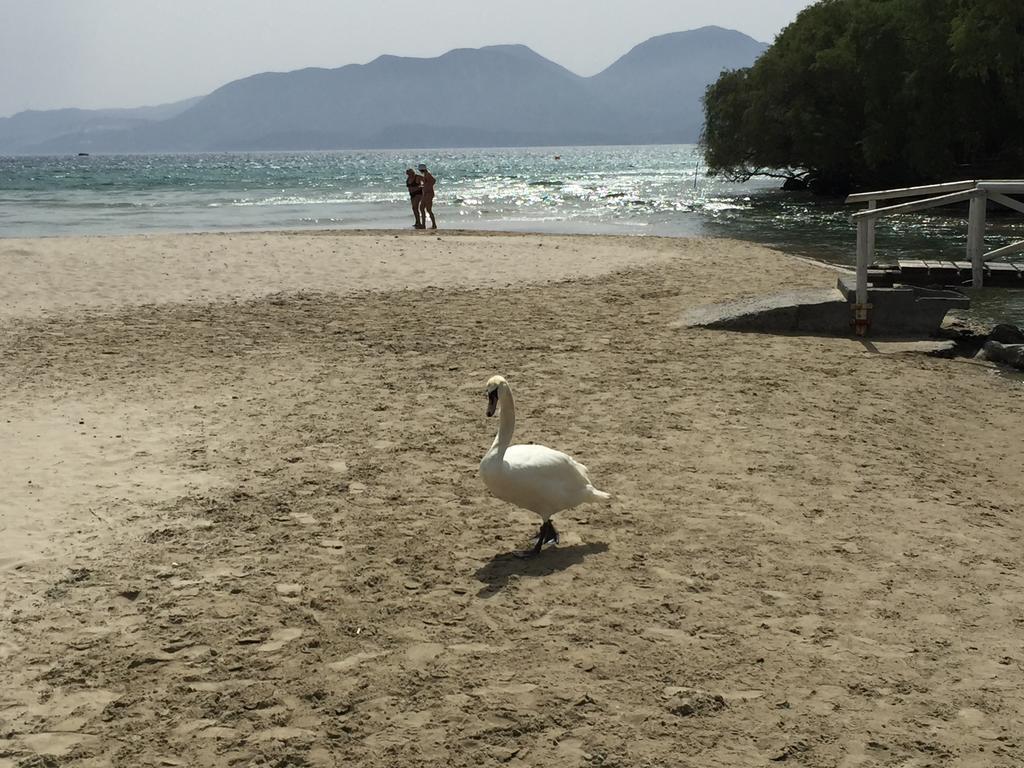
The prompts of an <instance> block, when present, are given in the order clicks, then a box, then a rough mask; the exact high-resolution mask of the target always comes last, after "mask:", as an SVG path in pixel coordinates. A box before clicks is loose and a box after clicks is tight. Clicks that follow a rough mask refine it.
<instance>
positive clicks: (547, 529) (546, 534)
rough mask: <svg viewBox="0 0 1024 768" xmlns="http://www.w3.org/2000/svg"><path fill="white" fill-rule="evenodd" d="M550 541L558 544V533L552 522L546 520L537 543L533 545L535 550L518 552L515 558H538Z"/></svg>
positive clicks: (541, 527) (538, 534)
mask: <svg viewBox="0 0 1024 768" xmlns="http://www.w3.org/2000/svg"><path fill="white" fill-rule="evenodd" d="M549 541H553V542H554V543H555V544H557V543H558V541H559V539H558V531H556V530H555V526H554V525H553V524H552V523H551V521H550V520H545V521H544V522H543V524H542V525H541V526H540V531H539V532H538V533H537V543H536V544H534V545H533V549H526V550H523V551H522V552H516V553H515V556H516V557H519V558H523V559H525V558H528V557H536V556H537V555H539V554H540V551H541V549H543V548H544V545H545V544H547V543H548V542H549Z"/></svg>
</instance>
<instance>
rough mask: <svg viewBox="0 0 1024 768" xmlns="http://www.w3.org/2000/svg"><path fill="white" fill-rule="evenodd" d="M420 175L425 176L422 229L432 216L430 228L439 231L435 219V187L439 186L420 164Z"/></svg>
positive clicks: (422, 199) (421, 197) (421, 213)
mask: <svg viewBox="0 0 1024 768" xmlns="http://www.w3.org/2000/svg"><path fill="white" fill-rule="evenodd" d="M420 173H422V174H423V176H422V177H421V178H422V179H423V194H422V195H421V196H420V223H421V229H425V228H426V226H427V216H428V215H429V216H430V228H431V229H437V220H436V219H435V218H434V185H435V184H437V179H435V178H434V177H433V176H432V175H431V173H430V171H428V170H427V166H426V165H425V164H424V163H420Z"/></svg>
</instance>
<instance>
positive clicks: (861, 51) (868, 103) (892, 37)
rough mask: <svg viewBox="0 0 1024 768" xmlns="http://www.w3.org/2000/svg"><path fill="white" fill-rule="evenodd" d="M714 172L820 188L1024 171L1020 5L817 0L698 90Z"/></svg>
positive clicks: (1023, 10)
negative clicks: (740, 64) (757, 52)
mask: <svg viewBox="0 0 1024 768" xmlns="http://www.w3.org/2000/svg"><path fill="white" fill-rule="evenodd" d="M704 117H705V124H704V132H703V135H702V138H701V144H702V146H703V149H704V152H705V157H706V160H707V163H708V167H709V168H710V170H711V172H712V173H718V174H722V175H724V176H726V177H727V178H731V179H738V180H746V179H749V178H750V177H751V176H754V175H761V174H768V175H780V176H784V177H787V178H792V179H800V180H803V181H806V182H807V183H808V184H809V185H810V186H811V187H812V188H813V189H816V190H818V191H821V192H826V193H843V192H847V191H849V190H851V189H858V188H860V189H866V188H881V187H890V186H902V185H912V184H926V183H933V182H938V181H947V180H951V179H958V178H975V177H988V178H993V177H1000V178H1010V177H1022V176H1024V2H1021V0H821V1H820V2H818V3H816V4H815V5H813V6H810V7H809V8H807V9H805V10H804V11H802V12H801V13H800V15H799V16H798V17H797V18H796V20H795V21H794V22H793V23H792V24H790V25H789V26H788V27H786V28H785V29H784V30H783V31H782V32H781V33H780V34H779V36H778V37H777V38H776V40H775V42H774V44H773V45H772V46H771V48H769V49H768V50H767V51H766V52H765V53H764V54H763V55H762V56H761V57H760V58H759V59H758V60H757V61H756V62H755V63H754V65H753V66H751V67H748V68H746V69H741V70H735V71H730V72H725V73H723V74H722V76H721V77H720V78H719V79H718V80H717V81H716V82H715V83H713V84H712V85H710V86H709V87H708V89H707V91H706V93H705V95H704Z"/></svg>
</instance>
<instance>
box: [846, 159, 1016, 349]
mask: <svg viewBox="0 0 1024 768" xmlns="http://www.w3.org/2000/svg"><path fill="white" fill-rule="evenodd" d="M1014 194H1024V180H1021V179H1015V180H990V181H980V180H976V179H975V180H970V181H951V182H946V183H944V184H929V185H927V186H922V187H903V188H901V189H882V190H878V191H876V192H859V193H857V194H854V195H850V196H849V197H847V198H846V202H847V203H867V209H866V210H863V211H858V212H857V213H855V214H853V216H852V219H853V221H854V223H855V224H856V225H857V293H856V304H854V306H853V312H854V326H855V327H856V329H857V334H858V335H863V334H864V332H865V331H866V330H867V325H868V311H869V310H870V309H871V307H870V305H869V304H868V266H869V265H870V264H871V263H872V262H873V260H874V256H875V223H876V222H877V221H878V220H879V219H881V218H883V217H886V216H893V215H897V214H901V213H914V212H915V211H923V210H926V209H928V208H937V207H939V206H943V205H951V204H953V203H960V202H970V210H969V212H968V214H967V260H968V261H969V262H970V263H971V284H972V285H973V286H974V287H975V288H981V287H982V286H983V285H984V280H985V262H986V261H989V260H991V259H995V258H999V257H1001V256H1007V255H1009V254H1012V253H1019V252H1021V251H1024V240H1021V241H1019V242H1016V243H1011V244H1010V245H1007V246H1004V247H1002V248H996V249H995V250H993V251H989V252H987V253H986V252H985V212H986V210H987V208H988V201H989V200H991V201H992V202H994V203H999V204H1000V205H1003V206H1006V207H1007V208H1012V209H1013V210H1015V211H1019V212H1020V213H1024V203H1021V202H1018V201H1017V200H1014V199H1013V198H1012V197H1009V195H1014ZM906 197H924V198H925V199H923V200H914V201H912V202H907V203H897V204H895V205H889V206H886V207H883V208H879V207H878V203H879V201H882V200H885V201H889V200H899V199H902V198H906Z"/></svg>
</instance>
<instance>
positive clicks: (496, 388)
mask: <svg viewBox="0 0 1024 768" xmlns="http://www.w3.org/2000/svg"><path fill="white" fill-rule="evenodd" d="M486 394H487V415H488V416H493V415H494V412H495V410H496V409H497V408H498V407H499V405H500V408H501V422H500V424H499V427H498V434H497V436H496V437H495V438H494V442H493V443H492V444H491V448H490V450H489V451H487V453H486V454H484V458H483V461H481V462H480V477H482V478H483V481H484V485H486V486H487V489H488V490H489V491H490V492H491V493H493V494H494V495H495V496H497V497H498V498H499V499H501V500H502V501H508V502H511V503H512V504H515V505H516V506H517V507H522V508H523V509H528V510H530V511H531V512H535V513H536V514H538V515H540V517H541V519H542V520H543V521H544V522H543V523H542V524H541V526H540V533H538V534H537V543H536V545H535V546H534V548H533V549H532V550H531V551H528V552H525V553H523V554H524V555H526V556H532V555H536V554H538V553H539V552H540V550H541V547H543V546H544V545H545V544H546V543H548V542H549V541H554V542H555V543H556V544H557V543H558V532H557V531H556V530H555V526H554V525H552V523H551V516H552V515H553V514H555V513H556V512H561V511H562V510H563V509H570V508H572V507H575V506H577V505H579V504H586V503H587V502H592V501H604V500H605V499H610V498H611V495H610V494H607V493H605V492H604V491H599V490H597V488H595V487H594V485H593V483H591V482H590V477H589V475H588V474H587V468H586V467H585V466H583V465H582V464H580V463H579V462H578V461H576V460H575V459H573V458H572V457H571V456H567V455H566V454H564V453H562V452H561V451H556V450H553V449H551V448H548V447H547V446H544V445H510V443H511V442H512V432H513V430H515V427H516V406H515V402H514V401H513V399H512V389H511V387H509V385H508V382H507V381H505V379H504V378H503V377H501V376H492V377H491V378H490V379H489V380H488V382H487V390H486Z"/></svg>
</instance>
